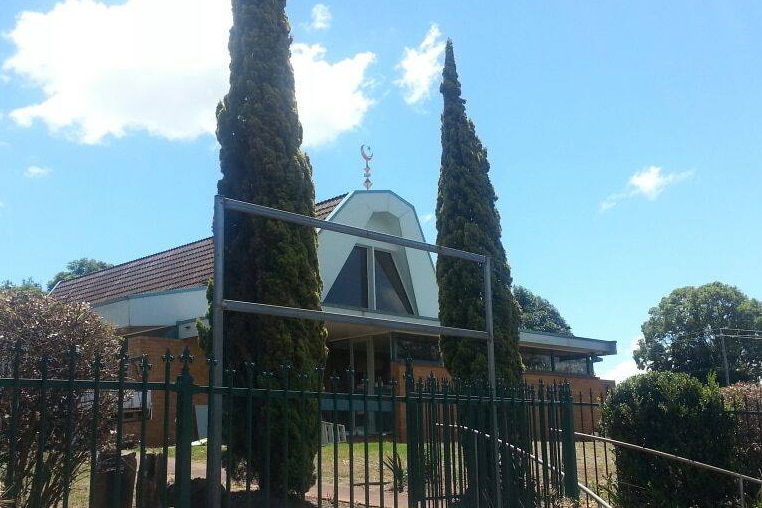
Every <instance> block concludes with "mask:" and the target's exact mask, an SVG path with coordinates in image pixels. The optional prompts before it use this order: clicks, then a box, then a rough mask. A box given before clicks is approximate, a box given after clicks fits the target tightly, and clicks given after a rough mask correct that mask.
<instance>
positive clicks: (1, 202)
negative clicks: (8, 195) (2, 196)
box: [0, 200, 5, 208]
mask: <svg viewBox="0 0 762 508" xmlns="http://www.w3.org/2000/svg"><path fill="white" fill-rule="evenodd" d="M0 208H5V203H3V201H2V200H0Z"/></svg>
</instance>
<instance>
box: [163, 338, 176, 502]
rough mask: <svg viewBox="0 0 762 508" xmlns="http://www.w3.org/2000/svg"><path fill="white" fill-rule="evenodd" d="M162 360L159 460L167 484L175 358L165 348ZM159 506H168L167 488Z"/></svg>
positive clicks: (164, 483) (164, 482) (164, 481)
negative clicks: (162, 382) (162, 391)
mask: <svg viewBox="0 0 762 508" xmlns="http://www.w3.org/2000/svg"><path fill="white" fill-rule="evenodd" d="M161 359H162V361H163V362H164V418H163V422H162V424H163V434H162V436H163V437H162V442H161V445H162V450H161V454H162V457H161V461H162V463H163V464H162V465H163V468H162V470H163V473H162V476H163V478H162V485H166V484H167V474H168V473H169V471H168V467H169V402H170V400H169V399H170V393H171V391H172V386H171V384H170V375H171V369H172V361H173V360H174V359H175V357H174V356H172V352H171V351H170V350H169V348H167V351H166V352H165V353H164V354H163V355H162V357H161ZM175 442H177V436H175ZM161 506H162V508H166V507H167V506H169V497H168V492H167V489H161Z"/></svg>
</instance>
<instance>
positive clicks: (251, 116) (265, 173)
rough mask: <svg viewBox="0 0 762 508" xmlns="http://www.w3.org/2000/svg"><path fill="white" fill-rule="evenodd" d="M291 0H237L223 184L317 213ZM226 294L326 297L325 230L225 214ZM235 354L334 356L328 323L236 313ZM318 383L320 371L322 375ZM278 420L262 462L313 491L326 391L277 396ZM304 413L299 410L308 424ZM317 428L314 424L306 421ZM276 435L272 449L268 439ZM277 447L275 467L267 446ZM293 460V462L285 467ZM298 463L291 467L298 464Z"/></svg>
mask: <svg viewBox="0 0 762 508" xmlns="http://www.w3.org/2000/svg"><path fill="white" fill-rule="evenodd" d="M285 3H286V2H285V1H284V0H233V27H232V29H231V30H230V41H229V50H230V57H231V61H230V90H229V92H228V94H227V95H226V96H225V98H224V99H223V100H222V102H221V103H220V104H219V105H218V107H217V139H218V140H219V143H220V166H221V170H222V179H221V180H220V181H219V183H218V192H219V194H221V195H224V196H226V197H229V198H234V199H238V200H242V201H247V202H252V203H256V204H260V205H265V206H269V207H272V208H277V209H280V210H285V211H289V212H295V213H299V214H303V215H308V216H314V213H315V190H314V185H313V182H312V167H311V166H310V162H309V159H308V158H307V156H306V155H305V154H304V153H302V151H301V150H300V145H301V142H302V127H301V124H300V123H299V119H298V116H297V107H296V98H295V95H294V73H293V69H292V67H291V63H290V61H289V57H290V43H291V38H290V35H289V32H290V27H289V23H288V19H287V17H286V14H285ZM224 248H225V256H226V258H225V276H224V293H225V298H228V299H232V300H241V301H250V302H259V303H266V304H273V305H283V306H290V307H298V308H306V309H320V293H321V281H320V275H319V272H318V259H317V236H316V233H315V231H314V230H313V229H312V228H305V227H302V226H296V225H291V224H287V223H284V222H280V221H274V220H265V219H262V218H258V217H257V218H255V217H251V216H247V215H243V214H234V213H229V214H227V215H226V222H225V245H224ZM224 324H225V358H224V363H225V365H226V366H227V367H231V368H238V372H239V378H238V381H239V382H241V383H243V382H244V381H245V380H244V379H243V374H242V373H243V369H241V368H240V366H241V365H242V364H243V362H253V363H254V365H255V369H256V370H257V371H258V372H262V371H270V372H277V371H279V369H280V368H281V366H283V365H290V366H292V367H293V370H294V371H295V372H305V373H308V372H312V371H314V370H315V369H316V368H317V367H319V366H322V365H323V363H324V361H325V354H326V353H325V335H326V333H325V327H324V326H323V324H322V323H318V322H314V321H304V320H295V319H291V320H287V319H280V318H273V317H267V316H254V315H244V314H232V313H226V315H225V323H224ZM311 379H312V381H311V382H310V383H311V385H310V386H307V387H306V388H307V389H310V388H314V386H313V385H314V384H316V383H317V381H316V377H315V376H312V377H311ZM269 408H270V410H271V411H272V413H271V415H270V416H271V418H273V420H272V421H284V418H285V417H284V414H285V413H286V412H288V414H289V418H288V420H289V421H291V422H292V423H293V424H292V425H291V426H290V427H288V428H287V427H286V426H284V425H276V426H273V427H272V428H271V429H269V430H270V431H271V435H270V436H269V437H268V438H267V439H266V438H265V436H264V434H263V433H264V432H265V429H266V427H267V426H266V425H260V424H259V423H261V422H263V421H264V420H265V414H264V412H263V411H264V410H263V409H262V408H261V407H257V408H255V413H256V415H255V419H256V421H257V424H256V425H255V426H254V430H253V431H252V432H253V436H252V438H253V439H252V441H253V443H254V453H253V461H252V462H249V469H250V471H249V472H250V473H251V474H252V475H253V476H254V477H255V478H258V479H259V480H260V483H261V484H263V485H269V486H270V489H271V490H272V493H273V495H275V496H280V497H283V496H285V495H287V494H301V493H304V492H306V491H307V490H308V489H309V487H310V486H311V484H312V483H313V482H314V467H313V462H312V459H313V457H314V455H315V453H316V451H317V446H318V443H319V439H318V432H319V425H318V424H319V422H318V421H317V408H316V406H315V405H314V403H305V404H293V403H290V402H286V401H273V402H272V403H271V404H270V406H269ZM243 411H244V403H243V402H241V403H240V404H237V405H236V407H235V408H234V409H233V413H232V414H228V415H227V418H230V419H231V420H232V422H233V424H234V425H238V426H240V428H239V429H238V430H237V431H235V432H234V433H233V440H232V442H230V443H229V451H230V453H231V456H232V457H233V458H234V460H235V461H237V462H238V463H239V464H244V463H245V458H246V450H245V448H246V436H245V434H246V433H245V432H244V428H245V427H244V425H245V418H242V416H243V414H245V413H243ZM296 422H299V424H298V425H297V423H296ZM305 428H306V429H314V436H313V435H312V434H310V432H304V429H305ZM268 444H269V445H270V453H269V454H268V453H266V451H267V450H266V449H265V446H267V445H268ZM267 455H269V456H270V460H271V463H270V468H269V469H268V468H266V467H265V464H264V463H263V462H264V461H265V457H266V456H267ZM285 464H287V465H288V467H287V468H286V467H284V465H285ZM286 469H288V471H286Z"/></svg>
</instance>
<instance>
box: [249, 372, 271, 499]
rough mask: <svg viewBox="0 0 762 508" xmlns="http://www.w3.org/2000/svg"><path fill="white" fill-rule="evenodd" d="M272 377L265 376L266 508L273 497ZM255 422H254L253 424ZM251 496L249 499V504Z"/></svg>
mask: <svg viewBox="0 0 762 508" xmlns="http://www.w3.org/2000/svg"><path fill="white" fill-rule="evenodd" d="M271 383H272V375H271V374H270V373H269V372H268V373H266V374H265V506H270V499H271V496H272V474H271V472H272V471H271V468H272V460H271V459H272V448H273V447H272V401H271V400H270V395H271V391H270V390H271V388H272V385H271ZM253 423H254V422H252V424H253ZM250 499H251V496H248V497H247V500H249V501H248V502H249V503H251V501H250Z"/></svg>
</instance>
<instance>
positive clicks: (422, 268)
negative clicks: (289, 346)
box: [318, 191, 439, 319]
mask: <svg viewBox="0 0 762 508" xmlns="http://www.w3.org/2000/svg"><path fill="white" fill-rule="evenodd" d="M329 220H330V221H331V222H337V223H341V224H346V225H349V226H354V227H358V228H363V229H371V230H373V231H377V232H379V233H387V234H390V235H395V236H402V237H404V238H409V239H411V240H417V241H421V242H423V241H425V240H424V238H423V232H422V230H421V225H420V223H419V222H418V216H417V215H416V213H415V208H413V206H412V205H411V204H410V203H408V202H406V201H405V200H403V199H402V198H400V197H399V196H397V195H396V194H394V193H393V192H391V191H356V192H353V193H352V194H350V195H348V196H347V197H346V198H344V200H343V201H342V202H341V204H339V206H338V207H337V208H336V210H334V212H333V213H332V214H331V216H330V218H329ZM318 242H319V243H318V258H319V259H320V275H321V277H322V279H323V295H327V294H328V292H329V291H330V290H331V287H332V286H333V283H334V282H335V281H336V277H337V276H338V275H339V272H340V271H341V268H342V267H343V266H344V262H345V261H346V259H347V257H348V256H349V253H350V252H351V251H352V249H353V248H354V247H355V245H362V246H366V247H374V248H377V249H379V250H385V251H390V252H392V257H393V258H394V261H395V263H396V264H397V268H398V269H399V271H400V276H401V278H402V282H403V284H404V285H405V289H406V291H407V292H408V295H409V297H410V300H411V303H413V306H414V307H415V308H416V309H417V312H418V314H419V315H420V316H424V317H430V318H434V319H436V318H438V316H439V307H438V305H439V303H438V290H437V285H436V274H435V272H434V265H433V263H432V261H431V256H430V255H429V253H428V252H426V251H420V250H417V249H410V248H405V247H399V246H396V245H391V244H387V243H384V242H377V241H374V240H368V239H366V238H358V237H354V236H350V235H345V234H341V233H335V232H333V231H325V230H321V231H320V232H319V233H318Z"/></svg>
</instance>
